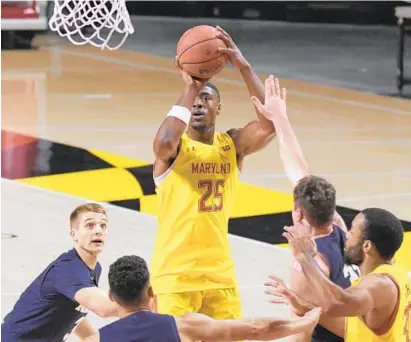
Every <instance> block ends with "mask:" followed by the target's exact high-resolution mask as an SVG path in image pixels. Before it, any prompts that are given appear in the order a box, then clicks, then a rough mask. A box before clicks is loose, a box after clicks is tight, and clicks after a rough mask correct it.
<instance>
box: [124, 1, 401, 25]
mask: <svg viewBox="0 0 411 342" xmlns="http://www.w3.org/2000/svg"><path fill="white" fill-rule="evenodd" d="M406 5H407V2H406V1H310V2H306V1H242V2H238V1H127V8H128V10H129V12H130V14H131V15H156V16H160V15H161V16H179V17H203V18H205V17H208V18H211V17H217V18H238V19H241V18H246V19H258V20H280V21H289V22H318V23H351V24H359V25H361V24H364V25H365V24H367V25H370V24H380V25H395V24H396V19H395V16H394V7H395V6H406Z"/></svg>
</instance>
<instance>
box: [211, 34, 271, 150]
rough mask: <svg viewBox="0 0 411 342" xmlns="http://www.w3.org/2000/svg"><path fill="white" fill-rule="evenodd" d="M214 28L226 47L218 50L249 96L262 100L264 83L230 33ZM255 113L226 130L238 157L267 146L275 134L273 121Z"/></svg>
mask: <svg viewBox="0 0 411 342" xmlns="http://www.w3.org/2000/svg"><path fill="white" fill-rule="evenodd" d="M216 30H217V36H218V37H219V38H221V39H222V40H223V41H224V42H225V43H226V45H227V48H220V49H219V50H220V51H221V52H223V53H226V54H227V55H228V56H229V59H230V62H231V64H232V65H233V67H234V68H235V69H237V70H239V71H240V74H241V76H242V77H243V80H244V82H245V84H246V86H247V89H248V92H249V94H250V96H255V97H257V98H258V99H260V101H262V102H263V101H264V85H263V83H262V82H261V80H260V78H259V77H258V76H257V74H256V73H255V72H254V70H253V68H252V67H251V65H250V63H249V62H248V61H247V60H246V59H245V58H244V56H243V55H242V53H241V51H240V49H239V48H238V47H237V45H236V44H235V43H234V41H233V39H232V38H231V37H230V35H229V34H228V33H227V32H225V31H224V30H223V29H222V28H221V27H219V26H217V28H216ZM256 113H257V120H253V121H251V122H250V123H248V124H247V125H246V126H244V127H243V128H239V129H232V130H229V131H228V133H229V134H230V135H231V137H232V139H233V140H234V143H235V146H236V150H237V154H238V155H239V157H240V158H241V157H245V156H246V155H248V154H250V153H254V152H257V151H259V150H261V149H262V148H264V147H265V146H267V145H268V144H269V143H270V142H271V141H272V140H273V138H274V136H275V128H274V125H273V123H272V122H271V121H270V120H268V119H266V118H265V117H264V115H262V114H261V113H260V112H259V111H258V110H257V109H256Z"/></svg>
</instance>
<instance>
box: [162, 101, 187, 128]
mask: <svg viewBox="0 0 411 342" xmlns="http://www.w3.org/2000/svg"><path fill="white" fill-rule="evenodd" d="M167 116H174V117H175V118H177V119H180V120H181V121H183V122H184V123H185V124H186V125H188V123H189V122H190V118H191V112H190V111H189V110H188V109H187V108H186V107H183V106H177V105H175V106H173V107H171V109H170V111H169V112H168V114H167Z"/></svg>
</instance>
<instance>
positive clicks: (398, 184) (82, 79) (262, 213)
mask: <svg viewBox="0 0 411 342" xmlns="http://www.w3.org/2000/svg"><path fill="white" fill-rule="evenodd" d="M264 76H265V75H261V78H262V79H263V77H264ZM214 83H215V84H216V85H217V86H218V87H219V88H220V91H221V96H222V104H223V110H222V114H221V116H220V117H219V120H218V126H217V127H218V129H219V130H226V129H229V128H232V127H240V126H242V125H244V124H246V123H247V122H248V121H249V120H252V119H253V118H254V116H255V113H254V111H253V108H252V106H251V102H250V99H249V96H248V93H247V90H246V88H245V86H244V84H243V82H242V80H241V78H240V77H239V75H238V74H237V73H236V72H235V71H233V70H229V69H227V70H224V71H223V72H222V73H221V75H219V76H218V77H217V78H216V79H215V80H214ZM282 84H283V86H285V87H286V88H287V94H288V103H287V105H288V111H289V116H290V118H291V121H292V124H293V127H294V128H295V131H296V133H297V135H298V137H299V139H300V141H301V144H302V148H303V150H304V153H305V155H306V157H307V159H308V162H309V165H310V167H311V171H312V173H314V174H318V175H322V176H324V177H326V178H327V179H329V180H330V181H332V182H333V183H334V184H335V186H336V188H337V192H338V204H339V209H340V210H341V211H342V212H343V216H344V218H346V219H347V220H350V219H351V218H352V217H353V215H355V213H356V210H360V209H362V208H365V207H369V206H378V207H383V208H386V209H388V210H391V211H393V212H394V213H395V214H396V215H398V217H399V218H400V219H402V220H404V226H405V227H406V228H407V229H408V230H411V224H410V223H409V222H406V221H411V210H410V209H411V102H410V101H409V100H402V99H398V98H390V97H383V96H377V95H373V94H366V93H359V92H355V91H351V90H344V89H337V88H332V87H327V86H321V85H316V84H311V83H305V82H300V81H296V80H291V79H283V80H282ZM181 89H182V82H181V81H180V79H179V75H178V73H177V72H176V70H175V69H174V67H173V61H172V60H169V59H165V58H162V57H158V56H153V55H150V54H143V53H136V52H131V51H115V52H113V51H101V50H99V49H96V48H93V47H74V46H72V45H70V44H68V43H59V44H57V45H55V46H53V44H51V46H50V47H44V48H40V49H39V50H35V51H3V52H2V177H4V178H9V179H13V180H14V181H16V182H20V183H25V184H29V185H34V186H37V187H41V188H45V189H49V190H52V191H57V192H60V193H66V194H70V195H74V196H79V197H81V198H86V199H89V200H96V201H105V202H111V203H113V204H116V205H119V206H123V207H127V208H131V209H135V210H138V211H141V212H144V213H148V214H152V215H156V213H157V212H156V199H155V194H154V191H153V185H152V179H151V177H150V172H151V170H150V167H151V163H152V161H153V153H152V141H153V137H154V134H155V132H156V130H157V128H158V126H159V125H160V123H161V121H162V120H163V119H164V117H165V114H166V113H167V111H168V109H169V108H170V106H171V105H172V104H174V102H175V101H176V99H177V97H178V96H179V94H180V91H181ZM87 161H89V162H87ZM22 165H23V166H22ZM242 179H243V182H244V183H243V185H242V187H241V190H240V193H239V195H238V197H237V201H236V206H235V209H234V213H233V217H232V220H231V227H230V231H231V232H232V233H234V234H237V235H240V236H245V237H249V238H252V239H256V240H260V241H265V242H270V243H277V244H281V243H282V242H283V241H282V240H281V237H279V235H281V234H279V233H281V230H282V226H283V225H284V224H287V223H289V222H288V221H289V212H290V210H291V203H292V201H291V185H290V184H289V183H288V181H287V179H286V178H285V176H284V173H283V169H282V165H281V161H280V158H279V155H278V152H277V146H276V143H275V142H274V143H273V144H271V145H270V146H269V147H268V148H267V149H265V150H264V151H261V152H259V153H257V154H255V155H253V156H250V157H249V158H248V159H247V160H246V163H245V167H244V172H243V175H242ZM5 200H6V201H7V198H5ZM409 234H411V233H408V234H407V238H406V241H405V244H404V246H403V248H402V250H401V251H400V253H399V255H398V259H399V260H400V261H401V262H402V263H404V264H405V265H406V266H407V267H408V269H409V270H411V261H410V259H411V258H409V254H408V255H407V253H406V252H405V251H406V250H407V249H408V250H409V248H411V238H410V235H409Z"/></svg>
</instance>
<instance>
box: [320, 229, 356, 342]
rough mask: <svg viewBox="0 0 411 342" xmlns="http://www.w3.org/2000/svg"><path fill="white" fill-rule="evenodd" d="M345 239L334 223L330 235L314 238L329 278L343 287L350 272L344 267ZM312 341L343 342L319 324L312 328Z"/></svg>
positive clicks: (346, 285)
mask: <svg viewBox="0 0 411 342" xmlns="http://www.w3.org/2000/svg"><path fill="white" fill-rule="evenodd" d="M345 240H346V235H345V232H344V231H343V230H342V229H341V228H340V227H338V226H336V225H333V232H332V233H331V234H330V235H327V236H324V237H320V238H316V239H315V242H316V244H317V250H318V252H319V253H320V254H321V255H322V256H323V257H324V259H325V260H326V262H327V264H328V267H329V269H330V280H331V281H332V282H333V283H334V284H337V285H339V286H340V287H341V288H343V289H346V288H347V287H350V286H351V280H350V276H349V275H350V274H351V273H350V274H348V273H347V272H346V269H345V267H347V266H345V265H344V245H345ZM348 267H349V266H348ZM312 341H316V342H322V341H324V342H325V341H326V342H343V341H344V339H343V338H342V337H339V336H337V335H335V334H333V333H332V332H331V331H329V330H327V329H325V328H324V327H322V326H321V325H317V326H316V328H315V329H314V333H313V338H312Z"/></svg>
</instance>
